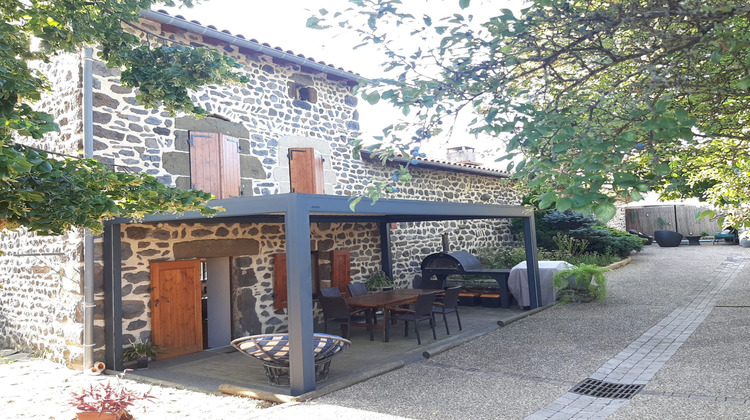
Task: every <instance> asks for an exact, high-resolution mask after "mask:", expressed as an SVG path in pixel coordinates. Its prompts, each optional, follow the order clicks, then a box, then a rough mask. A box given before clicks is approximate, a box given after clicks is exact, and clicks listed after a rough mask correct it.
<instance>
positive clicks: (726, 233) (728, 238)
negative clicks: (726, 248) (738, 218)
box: [711, 227, 739, 245]
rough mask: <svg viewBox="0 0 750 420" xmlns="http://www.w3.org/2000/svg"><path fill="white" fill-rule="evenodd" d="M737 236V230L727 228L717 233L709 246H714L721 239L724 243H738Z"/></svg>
mask: <svg viewBox="0 0 750 420" xmlns="http://www.w3.org/2000/svg"><path fill="white" fill-rule="evenodd" d="M738 236H739V235H737V229H735V228H733V227H729V228H726V229H724V230H722V231H721V232H719V233H716V234H714V240H713V241H711V245H716V243H717V242H719V241H720V240H722V239H723V240H724V242H734V243H738V242H739V240H738Z"/></svg>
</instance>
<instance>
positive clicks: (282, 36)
mask: <svg viewBox="0 0 750 420" xmlns="http://www.w3.org/2000/svg"><path fill="white" fill-rule="evenodd" d="M196 3H197V4H196V6H195V7H193V8H177V7H175V8H167V7H160V6H157V7H154V10H159V9H163V10H166V11H167V12H168V13H169V14H171V15H181V16H183V17H185V18H186V19H188V20H197V21H199V22H200V23H201V24H203V25H213V26H214V27H216V28H217V29H218V30H229V31H230V32H231V33H232V34H234V35H239V34H241V35H243V36H244V37H245V38H247V39H255V40H257V41H259V42H261V43H268V44H270V45H271V46H273V47H281V48H282V49H283V50H285V51H286V50H291V51H293V52H294V53H295V54H302V55H304V56H305V57H308V58H309V57H312V58H314V59H315V60H316V61H324V62H325V63H327V64H332V65H334V66H335V67H341V68H343V69H345V70H349V71H352V72H354V73H358V74H360V75H362V76H364V77H368V78H373V77H378V76H380V75H381V73H380V71H379V64H380V63H381V61H383V60H382V56H381V55H380V53H378V52H376V51H375V50H374V49H371V48H368V47H362V48H358V49H356V50H353V49H352V48H353V47H354V46H355V45H357V44H359V39H358V38H357V37H356V36H354V35H352V34H349V33H346V32H343V31H341V30H338V29H326V30H317V29H309V28H307V27H306V22H307V19H308V18H309V17H310V16H312V15H313V14H315V12H316V11H318V10H320V9H326V10H328V11H329V12H331V13H333V12H335V11H341V10H344V9H346V8H348V7H349V2H348V0H270V1H269V0H264V1H259V0H210V1H199V2H198V1H196ZM403 3H404V5H405V6H406V7H412V8H413V12H412V13H414V14H415V15H416V14H421V13H424V14H430V15H433V16H436V15H440V14H441V13H446V11H447V10H449V9H450V10H457V9H458V8H457V4H458V0H403ZM504 7H507V8H510V9H511V10H518V9H519V8H520V7H521V2H519V1H518V0H487V1H485V2H484V3H483V4H482V3H480V1H479V0H473V2H472V5H471V7H470V8H469V9H467V11H468V12H472V13H475V14H476V15H478V16H479V15H481V14H489V13H497V10H499V9H500V8H504ZM358 109H359V114H360V126H361V129H362V131H363V132H364V133H365V137H368V136H370V135H377V134H380V132H381V130H382V128H383V127H384V126H385V125H388V124H390V123H391V122H393V121H395V120H398V119H400V118H402V116H401V114H400V111H398V110H395V109H393V108H392V107H390V106H389V105H387V104H378V105H377V106H374V107H373V106H371V105H369V104H367V103H366V102H365V101H363V100H360V102H359V106H358ZM384 122H385V123H384ZM464 133H465V130H461V129H458V128H456V130H454V134H453V136H452V137H451V138H450V139H447V138H444V137H443V138H441V139H438V140H437V141H432V142H431V144H426V145H423V147H422V149H423V151H426V152H427V153H428V158H431V159H436V160H442V159H445V150H444V149H445V147H451V146H472V147H475V148H477V151H478V152H479V151H481V150H483V149H491V148H493V146H494V145H496V144H497V142H486V141H484V142H483V141H478V140H477V139H475V138H474V136H473V135H469V134H468V133H465V134H464ZM497 156H498V155H497V154H494V155H489V156H485V157H483V158H481V157H478V159H477V160H479V161H481V162H483V163H485V164H487V165H490V166H495V167H497V164H495V163H494V157H497ZM504 166H505V164H503V165H502V167H503V168H504Z"/></svg>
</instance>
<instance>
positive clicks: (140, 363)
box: [135, 357, 148, 369]
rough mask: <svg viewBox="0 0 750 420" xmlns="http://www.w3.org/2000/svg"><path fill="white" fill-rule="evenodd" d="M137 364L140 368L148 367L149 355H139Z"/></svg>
mask: <svg viewBox="0 0 750 420" xmlns="http://www.w3.org/2000/svg"><path fill="white" fill-rule="evenodd" d="M135 365H136V367H138V369H146V368H147V367H148V357H139V358H138V359H136V360H135Z"/></svg>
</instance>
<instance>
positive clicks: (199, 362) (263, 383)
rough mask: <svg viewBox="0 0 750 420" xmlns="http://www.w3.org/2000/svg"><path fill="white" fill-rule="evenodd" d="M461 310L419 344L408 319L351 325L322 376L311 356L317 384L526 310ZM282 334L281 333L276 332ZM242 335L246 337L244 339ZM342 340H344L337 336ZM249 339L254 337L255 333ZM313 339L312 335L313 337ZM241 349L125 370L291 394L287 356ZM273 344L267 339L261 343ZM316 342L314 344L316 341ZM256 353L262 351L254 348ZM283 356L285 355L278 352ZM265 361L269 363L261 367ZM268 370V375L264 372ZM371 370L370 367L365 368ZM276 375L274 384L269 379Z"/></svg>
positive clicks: (210, 386) (375, 367)
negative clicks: (372, 336) (378, 334)
mask: <svg viewBox="0 0 750 420" xmlns="http://www.w3.org/2000/svg"><path fill="white" fill-rule="evenodd" d="M459 310H460V312H461V319H460V321H461V326H462V329H461V330H458V324H457V321H458V320H457V319H456V318H453V317H452V316H449V317H448V324H449V326H450V330H451V331H450V332H451V335H447V334H446V331H445V329H443V328H436V329H435V332H436V337H437V338H436V339H435V338H433V337H432V335H431V334H430V333H431V331H430V333H428V334H422V336H421V338H422V344H418V343H417V340H416V338H415V337H414V334H413V327H412V326H411V325H410V326H409V327H410V329H411V330H412V331H410V334H409V336H408V337H404V334H403V330H402V328H403V327H402V326H401V325H398V327H400V328H396V330H398V333H397V334H392V335H391V337H390V339H389V341H388V342H387V343H386V342H383V341H382V340H380V339H379V340H374V341H370V340H369V333H368V332H367V330H366V329H364V328H354V329H352V331H351V334H350V339H349V340H346V341H348V342H350V343H351V345H349V346H348V347H346V348H345V349H344V350H343V351H339V352H338V354H337V355H336V356H335V357H333V358H332V359H329V361H331V363H330V364H329V366H328V376H327V379H322V378H323V377H322V376H319V375H321V374H323V371H322V370H321V369H322V366H321V367H320V368H319V367H318V366H317V365H318V360H316V383H317V387H318V389H321V390H322V389H326V388H327V387H333V388H335V387H336V386H338V385H337V384H339V383H341V382H342V381H347V380H349V379H350V378H353V377H362V376H363V375H364V376H367V375H369V374H372V375H375V374H376V372H379V371H382V369H385V368H387V367H388V366H400V365H401V364H402V363H403V360H414V359H415V358H419V359H421V358H422V357H423V354H424V353H425V352H435V351H439V349H441V348H443V347H444V346H445V345H446V344H444V343H452V342H456V341H460V340H464V339H466V338H465V337H474V336H476V335H477V334H480V333H481V334H483V333H486V332H488V331H491V330H494V329H497V328H498V322H508V320H510V319H513V318H514V317H516V316H518V315H521V314H523V313H524V312H525V311H523V310H521V309H519V308H510V309H501V308H486V307H482V306H474V307H464V306H461V307H460V308H459ZM419 328H420V333H421V332H422V331H424V332H426V331H428V329H429V327H428V326H427V324H426V323H420V326H419ZM322 329H323V326H322V325H318V326H317V327H316V331H322ZM280 335H281V337H282V338H283V337H286V334H280ZM322 335H323V334H321V333H315V336H322ZM269 336H271V337H273V336H275V334H266V335H260V336H259V337H269ZM246 338H247V337H245V339H246ZM342 340H345V339H343V338H342ZM235 341H237V342H241V341H247V340H243V339H237V340H235ZM254 341H256V342H258V343H261V344H262V342H259V341H258V340H257V339H255V340H254ZM316 342H317V340H316ZM243 346H244V347H245V349H248V350H247V351H246V350H241V351H238V350H240V349H238V348H237V346H228V347H223V348H217V349H210V350H206V351H202V352H199V353H193V354H188V355H184V356H179V357H174V358H169V359H163V360H156V361H152V362H151V363H150V364H149V368H148V369H138V370H134V371H133V372H131V373H129V375H133V376H139V377H144V378H150V379H151V380H157V381H160V382H172V383H183V384H184V383H190V384H192V385H193V386H195V387H199V388H201V389H205V390H208V391H215V390H217V389H218V388H219V387H220V386H221V385H224V384H228V385H234V386H238V387H242V388H249V389H254V390H258V391H261V392H270V393H274V394H280V395H290V394H289V393H290V391H289V388H288V387H285V386H282V385H283V384H284V383H285V382H286V381H288V377H287V376H286V375H288V364H286V365H285V364H284V363H288V360H286V361H283V362H282V364H281V365H273V364H271V362H269V363H268V364H267V362H265V361H264V360H262V359H261V358H259V357H256V356H251V355H250V354H249V353H248V351H251V352H258V350H255V345H254V344H253V343H252V342H249V341H248V342H245V343H244V344H243ZM269 346H270V347H272V348H273V347H275V346H272V345H271V342H269V343H268V345H267V346H266V347H269ZM278 347H279V349H280V350H281V353H283V352H288V347H286V346H282V345H278ZM316 347H317V344H316ZM258 354H259V355H260V356H261V357H265V356H263V354H262V352H258ZM283 357H287V358H288V354H287V356H283ZM266 366H269V369H267V368H266ZM269 370H270V372H271V373H270V376H271V377H270V378H269V377H268V372H269ZM369 372H372V373H369ZM276 375H278V383H279V385H274V384H273V382H272V379H273V381H276V380H277V379H276Z"/></svg>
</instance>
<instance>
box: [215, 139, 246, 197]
mask: <svg viewBox="0 0 750 420" xmlns="http://www.w3.org/2000/svg"><path fill="white" fill-rule="evenodd" d="M221 139H222V141H221V153H222V160H221V169H220V170H221V198H231V197H239V196H240V195H241V192H240V191H241V190H242V185H241V182H242V180H241V179H240V141H239V140H238V139H236V138H234V137H229V136H225V135H223V134H222V135H221Z"/></svg>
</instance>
